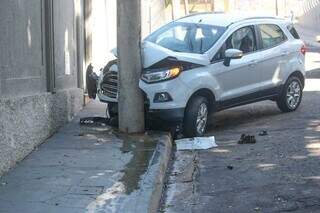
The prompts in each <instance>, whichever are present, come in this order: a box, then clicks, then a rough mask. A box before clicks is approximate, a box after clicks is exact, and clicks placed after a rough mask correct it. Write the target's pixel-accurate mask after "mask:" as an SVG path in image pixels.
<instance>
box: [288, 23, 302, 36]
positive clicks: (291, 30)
mask: <svg viewBox="0 0 320 213" xmlns="http://www.w3.org/2000/svg"><path fill="white" fill-rule="evenodd" d="M287 28H288V30H289V32H290V33H291V35H292V36H293V37H294V38H295V39H300V36H299V34H298V32H297V30H296V29H295V28H294V26H293V25H289V26H288V27H287Z"/></svg>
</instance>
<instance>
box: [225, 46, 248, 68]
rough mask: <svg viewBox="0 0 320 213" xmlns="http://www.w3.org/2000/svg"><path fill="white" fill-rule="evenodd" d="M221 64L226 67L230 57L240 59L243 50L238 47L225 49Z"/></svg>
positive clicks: (228, 64)
mask: <svg viewBox="0 0 320 213" xmlns="http://www.w3.org/2000/svg"><path fill="white" fill-rule="evenodd" d="M224 55H225V57H224V62H223V64H224V65H225V66H226V67H228V66H230V62H231V60H232V59H240V58H242V56H243V52H242V51H241V50H238V49H227V50H226V52H225V54H224Z"/></svg>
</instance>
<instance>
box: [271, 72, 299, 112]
mask: <svg viewBox="0 0 320 213" xmlns="http://www.w3.org/2000/svg"><path fill="white" fill-rule="evenodd" d="M302 88H303V87H302V83H301V80H300V79H299V78H297V77H295V76H292V77H290V78H289V79H288V80H287V82H286V84H285V85H284V88H283V91H282V92H281V94H280V96H279V98H278V100H277V105H278V107H279V109H280V110H281V111H282V112H292V111H295V110H296V109H297V108H298V107H299V105H300V103H301V99H302Z"/></svg>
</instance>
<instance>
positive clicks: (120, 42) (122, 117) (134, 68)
mask: <svg viewBox="0 0 320 213" xmlns="http://www.w3.org/2000/svg"><path fill="white" fill-rule="evenodd" d="M117 16H118V18H117V20H118V23H117V25H118V26H117V34H118V35H117V46H118V66H119V97H118V111H119V130H120V131H122V132H125V133H142V132H144V131H145V120H144V102H143V95H142V92H141V90H140V88H139V79H140V75H141V70H142V62H141V48H140V46H141V0H117Z"/></svg>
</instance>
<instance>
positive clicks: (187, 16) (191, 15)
mask: <svg viewBox="0 0 320 213" xmlns="http://www.w3.org/2000/svg"><path fill="white" fill-rule="evenodd" d="M210 14H224V12H199V13H192V14H189V15H186V16H183V17H181V18H178V19H176V20H175V21H177V20H180V19H183V18H189V17H193V16H197V15H210Z"/></svg>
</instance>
